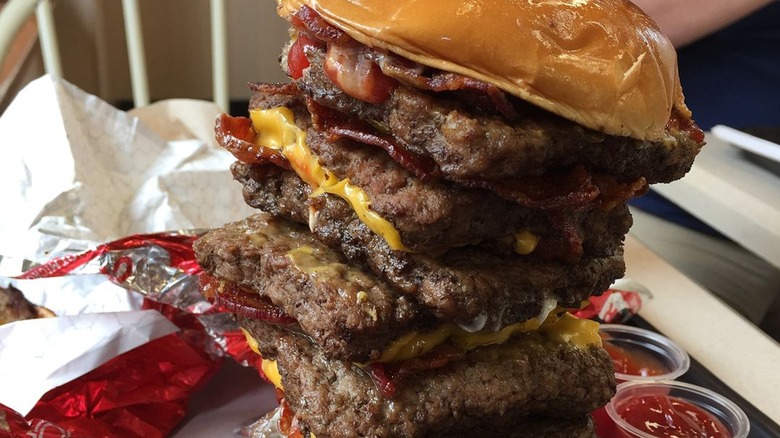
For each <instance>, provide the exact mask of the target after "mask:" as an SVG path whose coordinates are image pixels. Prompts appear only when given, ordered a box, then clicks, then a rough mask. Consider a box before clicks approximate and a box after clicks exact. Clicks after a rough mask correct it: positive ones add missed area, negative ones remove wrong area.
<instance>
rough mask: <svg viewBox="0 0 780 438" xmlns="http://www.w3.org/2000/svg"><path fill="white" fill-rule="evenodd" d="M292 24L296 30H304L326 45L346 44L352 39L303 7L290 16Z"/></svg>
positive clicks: (306, 7)
mask: <svg viewBox="0 0 780 438" xmlns="http://www.w3.org/2000/svg"><path fill="white" fill-rule="evenodd" d="M291 21H292V24H293V26H295V27H297V28H298V29H305V30H306V31H308V32H309V33H310V34H311V35H312V36H313V37H315V38H317V39H319V40H320V41H324V42H326V43H328V44H348V43H351V42H353V41H354V40H353V39H352V37H350V36H349V35H347V34H346V33H345V32H344V31H343V30H341V29H339V28H337V27H335V26H333V25H331V24H330V23H328V22H327V21H325V20H324V19H323V18H322V17H321V16H320V14H318V13H317V12H316V11H315V10H314V9H312V8H310V7H308V6H306V5H303V6H301V8H300V9H298V11H296V12H295V14H293V16H292V20H291Z"/></svg>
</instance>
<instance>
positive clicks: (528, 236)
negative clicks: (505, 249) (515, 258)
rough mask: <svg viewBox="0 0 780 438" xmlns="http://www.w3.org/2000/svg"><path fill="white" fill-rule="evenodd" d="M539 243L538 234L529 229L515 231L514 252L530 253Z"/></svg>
mask: <svg viewBox="0 0 780 438" xmlns="http://www.w3.org/2000/svg"><path fill="white" fill-rule="evenodd" d="M538 243H539V236H537V235H536V234H534V233H532V232H531V231H530V230H522V231H520V232H517V233H515V252H516V253H518V254H521V255H526V254H531V253H532V252H533V251H534V250H535V249H536V245H537V244H538Z"/></svg>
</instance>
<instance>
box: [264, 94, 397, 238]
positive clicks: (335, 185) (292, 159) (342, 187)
mask: <svg viewBox="0 0 780 438" xmlns="http://www.w3.org/2000/svg"><path fill="white" fill-rule="evenodd" d="M249 117H250V118H251V119H252V125H253V127H254V129H255V131H256V132H257V134H258V135H257V138H256V139H255V143H256V144H258V145H262V146H263V147H267V148H270V149H275V150H278V151H280V152H281V154H282V155H283V156H284V157H285V158H286V159H287V161H288V162H289V163H290V166H291V167H292V168H293V170H294V171H295V173H296V174H298V176H299V177H300V178H301V179H302V180H303V181H305V182H306V183H307V184H309V185H310V186H311V188H312V190H313V192H312V194H311V196H312V197H315V196H319V195H321V194H323V193H330V194H332V195H336V196H338V197H340V198H342V199H344V200H345V201H347V202H348V203H349V205H350V207H352V209H353V210H354V211H355V213H356V214H357V216H358V218H360V220H361V221H362V222H363V223H364V224H366V225H367V226H368V228H370V229H371V231H373V232H374V233H376V234H378V235H380V236H382V238H383V239H385V241H386V242H387V244H388V245H389V246H390V248H391V249H394V250H399V251H408V249H407V248H406V247H405V246H404V244H403V242H401V236H400V234H399V232H398V230H397V229H396V228H395V227H394V226H393V224H391V223H390V222H388V221H387V220H386V219H385V218H383V217H382V216H380V215H379V214H377V213H376V212H375V211H373V210H371V199H369V197H368V194H367V193H366V192H365V191H363V189H361V188H360V187H357V186H355V185H352V184H350V183H349V180H348V179H343V180H339V179H338V177H336V176H335V175H334V174H333V172H331V171H330V170H328V169H326V168H324V167H322V166H321V165H320V163H319V160H318V159H317V156H316V155H315V154H314V153H313V152H312V151H311V149H309V146H308V145H307V144H306V132H305V131H303V130H302V129H300V128H299V127H298V126H296V125H295V117H294V115H293V112H292V110H290V109H289V108H286V107H278V108H271V109H265V110H257V109H255V110H251V111H250V112H249Z"/></svg>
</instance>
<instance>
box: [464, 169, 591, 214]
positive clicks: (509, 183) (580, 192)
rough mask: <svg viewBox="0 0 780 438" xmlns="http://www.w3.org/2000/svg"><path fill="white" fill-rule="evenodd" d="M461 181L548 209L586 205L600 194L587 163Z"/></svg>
mask: <svg viewBox="0 0 780 438" xmlns="http://www.w3.org/2000/svg"><path fill="white" fill-rule="evenodd" d="M459 182H460V183H461V184H463V185H464V186H466V187H475V188H483V189H488V190H491V191H493V192H495V193H497V194H498V195H499V196H501V197H503V198H505V199H508V200H510V201H514V202H516V203H518V204H520V205H522V206H524V207H528V208H533V209H539V210H548V211H551V210H562V209H570V208H577V207H582V206H585V205H587V204H588V203H589V202H591V201H593V200H594V199H596V197H597V196H598V195H599V189H598V187H597V186H596V185H595V184H593V182H592V181H591V176H590V172H588V170H587V169H585V166H583V165H578V166H575V167H573V168H572V169H571V170H568V171H564V172H556V173H547V174H545V175H542V176H522V177H517V178H506V179H502V180H494V181H488V180H460V181H459Z"/></svg>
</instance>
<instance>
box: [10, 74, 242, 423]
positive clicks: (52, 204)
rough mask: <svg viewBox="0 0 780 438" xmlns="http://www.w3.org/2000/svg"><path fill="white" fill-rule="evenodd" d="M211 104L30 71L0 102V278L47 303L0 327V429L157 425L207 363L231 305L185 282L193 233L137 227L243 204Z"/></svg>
mask: <svg viewBox="0 0 780 438" xmlns="http://www.w3.org/2000/svg"><path fill="white" fill-rule="evenodd" d="M218 112H219V111H218V109H217V108H216V107H215V106H214V105H213V104H211V103H208V102H198V101H168V102H161V103H158V104H154V105H151V106H150V107H147V108H143V109H141V110H138V111H135V112H134V113H133V114H130V113H124V112H121V111H118V110H116V109H114V108H113V107H111V106H110V105H108V104H106V103H105V102H102V101H100V100H99V99H98V98H96V97H94V96H90V95H88V94H86V93H84V92H82V91H81V90H79V89H78V88H77V87H75V86H73V85H71V84H69V83H67V82H64V81H53V80H52V79H50V78H48V77H44V78H41V79H39V80H37V81H35V82H33V83H32V84H30V85H29V86H28V87H27V88H25V89H24V90H23V91H22V92H21V93H20V94H19V96H18V97H17V99H16V100H15V101H14V102H13V103H12V104H11V106H10V107H9V108H8V109H7V111H6V112H5V113H4V114H3V116H2V117H1V118H0V144H1V145H3V147H2V148H0V190H2V197H1V199H2V205H3V209H4V214H3V215H0V275H2V277H0V286H5V285H7V284H8V283H13V284H14V285H15V286H16V287H17V288H19V289H20V290H22V291H23V292H24V293H25V296H26V298H27V299H28V300H30V301H32V302H33V303H35V304H39V305H43V306H45V307H47V308H49V309H51V310H52V311H54V312H55V313H56V314H57V317H56V318H50V319H39V320H29V321H21V322H16V323H11V324H7V325H4V326H2V327H0V352H1V353H2V354H0V403H1V404H2V406H0V435H3V434H4V433H7V434H10V436H28V435H29V434H33V435H35V436H57V437H59V436H139V437H141V436H143V437H148V436H165V435H166V434H168V433H169V432H170V431H171V430H172V428H174V427H175V425H176V424H177V423H178V422H179V421H180V420H181V418H182V416H183V415H184V411H185V408H186V404H187V400H188V398H189V395H190V394H191V393H192V392H193V391H195V390H197V389H198V388H199V387H201V386H202V385H203V384H204V383H205V382H206V381H208V379H209V378H210V377H211V376H212V375H213V374H214V372H215V371H216V370H217V369H218V367H219V366H220V364H221V362H222V358H223V356H224V354H225V351H226V347H227V342H226V341H225V337H224V336H223V337H218V336H217V335H215V333H216V332H215V331H214V327H223V323H227V322H230V319H229V317H228V316H227V315H225V314H223V313H220V312H218V309H212V308H211V306H210V305H209V304H208V303H207V302H206V301H205V300H203V298H202V297H201V296H200V294H199V293H198V292H197V278H196V277H195V274H196V273H197V269H198V268H197V264H196V263H195V261H194V255H193V254H192V248H191V244H192V241H193V240H194V238H195V236H196V233H182V232H166V233H160V234H149V233H158V232H163V231H169V230H194V229H206V228H210V227H215V226H221V225H222V224H224V223H225V222H229V221H232V220H238V219H241V218H243V217H245V216H247V215H249V214H250V213H251V210H250V209H249V208H248V207H246V206H245V204H244V203H243V200H242V199H241V191H240V190H238V189H237V186H236V185H235V184H234V183H232V178H231V176H230V174H229V171H228V167H229V164H230V163H231V162H232V161H233V159H232V157H231V156H230V155H229V154H227V153H226V152H224V151H222V150H221V149H219V148H218V147H217V146H216V145H215V142H214V140H213V130H212V127H213V124H214V118H215V116H216V115H217V113H218ZM215 206H217V208H215ZM125 236H131V237H125ZM106 242H109V244H106ZM10 277H16V278H10ZM215 336H217V337H215Z"/></svg>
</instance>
